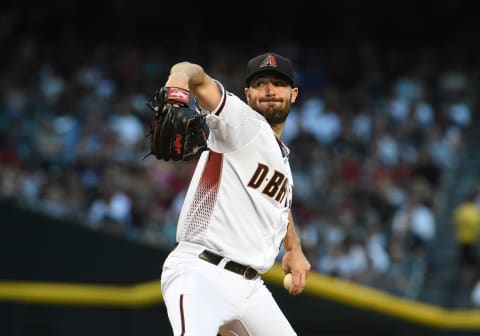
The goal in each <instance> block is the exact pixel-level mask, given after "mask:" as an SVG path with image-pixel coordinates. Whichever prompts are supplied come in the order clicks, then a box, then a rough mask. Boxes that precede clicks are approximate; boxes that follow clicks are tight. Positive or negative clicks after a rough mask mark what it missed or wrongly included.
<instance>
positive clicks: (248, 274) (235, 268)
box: [198, 250, 258, 280]
mask: <svg viewBox="0 0 480 336" xmlns="http://www.w3.org/2000/svg"><path fill="white" fill-rule="evenodd" d="M198 257H199V258H200V259H202V260H205V261H208V262H209V263H212V264H214V265H218V264H219V263H220V261H222V259H223V257H222V256H221V255H218V254H216V253H214V252H212V251H208V250H204V251H203V252H202V253H200V254H199V256H198ZM224 268H225V269H227V270H229V271H231V272H234V273H237V274H240V275H242V276H243V277H244V278H245V279H248V280H252V279H255V278H256V277H257V276H258V272H257V271H256V270H255V269H253V268H251V267H250V266H246V265H242V264H239V263H237V262H235V261H228V262H227V263H226V264H225V267H224Z"/></svg>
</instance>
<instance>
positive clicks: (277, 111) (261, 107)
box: [250, 100, 291, 125]
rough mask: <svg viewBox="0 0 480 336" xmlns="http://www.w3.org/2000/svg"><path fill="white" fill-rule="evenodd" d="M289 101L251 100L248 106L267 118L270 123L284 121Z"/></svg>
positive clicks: (288, 109)
mask: <svg viewBox="0 0 480 336" xmlns="http://www.w3.org/2000/svg"><path fill="white" fill-rule="evenodd" d="M290 106H291V103H290V101H285V100H283V101H281V102H271V103H267V102H261V101H260V102H256V101H255V102H251V104H250V107H251V108H253V109H254V110H255V111H257V112H258V113H260V114H261V115H263V116H264V117H265V119H267V121H268V123H269V124H270V125H277V124H281V123H284V122H285V120H287V117H288V113H289V112H290Z"/></svg>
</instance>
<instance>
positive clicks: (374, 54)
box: [0, 0, 480, 334]
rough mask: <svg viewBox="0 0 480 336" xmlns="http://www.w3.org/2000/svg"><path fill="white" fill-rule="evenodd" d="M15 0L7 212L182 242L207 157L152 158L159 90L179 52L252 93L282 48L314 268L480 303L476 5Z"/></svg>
mask: <svg viewBox="0 0 480 336" xmlns="http://www.w3.org/2000/svg"><path fill="white" fill-rule="evenodd" d="M0 6H1V7H0V8H1V10H0V50H1V53H0V61H1V62H0V199H2V202H4V203H5V204H7V205H8V206H7V207H6V208H11V207H16V208H18V209H22V211H27V210H28V211H32V214H33V215H32V217H31V218H36V217H35V216H46V217H47V218H53V219H56V220H61V221H64V222H69V223H75V226H78V227H81V228H83V229H85V230H88V231H89V232H95V233H98V234H101V235H108V236H112V237H115V239H120V240H124V241H129V242H134V243H135V244H138V245H141V246H147V247H148V248H151V249H155V250H158V251H168V250H170V249H171V248H172V247H173V246H174V244H175V228H176V219H177V215H178V211H179V209H180V206H181V203H182V200H183V196H184V192H185V190H186V187H187V185H188V182H189V179H190V176H191V174H192V172H193V168H194V166H195V162H189V163H179V162H176V163H171V162H167V163H165V162H159V161H156V160H155V159H154V158H153V157H148V158H146V159H143V156H144V155H145V154H147V153H148V151H149V148H148V138H146V137H145V136H146V135H147V134H148V132H149V127H150V120H151V117H152V116H151V113H150V111H149V110H148V109H147V107H146V104H145V102H146V101H148V100H149V99H150V98H151V97H152V95H153V93H154V91H155V90H156V89H158V88H159V87H160V86H161V85H162V84H163V83H164V82H165V80H166V78H167V73H168V70H169V68H170V66H171V65H172V64H173V63H174V62H177V61H181V60H189V61H192V62H197V63H199V64H201V65H202V66H203V67H204V68H205V69H206V71H207V72H208V73H209V74H210V75H211V76H212V77H214V78H216V79H218V80H220V81H221V82H222V83H223V84H224V85H225V86H226V87H227V89H229V90H230V91H231V92H233V93H236V94H238V95H239V96H240V97H243V72H244V68H245V63H246V61H247V60H248V59H249V58H250V57H253V56H255V55H257V54H259V53H262V52H264V51H275V52H278V53H280V54H283V55H285V56H288V57H290V58H291V59H292V61H293V63H294V64H295V76H296V79H297V85H298V86H299V88H300V96H299V99H298V100H297V103H296V104H295V105H294V107H293V109H292V111H291V114H290V116H289V119H288V122H287V127H286V129H285V132H284V140H285V142H287V143H288V144H289V146H290V148H291V150H292V156H291V164H292V168H293V174H294V182H295V189H294V192H295V196H294V203H293V211H294V215H295V217H296V222H297V226H298V231H299V234H300V235H301V237H302V241H303V247H304V249H305V252H306V253H307V254H308V257H309V259H310V261H311V262H312V266H313V269H314V271H316V272H319V273H321V274H325V275H328V276H332V277H337V278H340V279H343V280H347V281H351V282H353V283H355V284H359V285H361V286H365V287H368V288H373V289H377V290H380V291H382V292H385V293H388V294H391V295H394V296H396V297H400V298H405V299H408V300H413V301H416V302H422V303H428V304H432V305H435V306H438V307H443V308H447V309H454V310H455V309H475V308H477V309H478V308H480V272H479V269H480V264H479V256H480V253H479V250H480V235H479V231H480V213H479V211H480V210H479V209H480V155H479V153H480V125H479V113H480V112H479V100H478V90H479V84H480V82H479V80H480V78H479V75H480V64H479V61H478V60H479V59H480V58H479V52H478V51H479V50H478V46H477V43H478V42H477V41H478V38H477V36H478V31H479V28H480V25H479V23H478V20H477V19H476V18H475V11H474V10H472V8H471V6H470V5H469V4H467V3H466V1H450V0H439V1H435V2H431V1H423V2H414V1H395V2H380V1H361V2H350V1H343V0H337V1H326V2H321V3H317V4H314V3H311V2H303V1H296V2H295V3H291V4H281V3H272V2H265V3H243V2H236V1H233V2H218V3H215V2H200V1H184V2H181V3H168V4H167V3H164V2H157V3H154V2H152V1H143V0H138V1H126V0H124V1H121V0H117V1H98V2H95V3H88V2H80V1H68V0H67V1H53V0H46V1H42V2H36V3H29V2H26V1H15V2H9V1H6V2H3V3H2V5H0ZM6 208H5V209H6ZM0 216H1V222H2V224H1V226H4V227H6V226H7V224H11V223H10V221H12V218H17V217H14V216H13V215H11V216H10V215H8V216H7V214H6V212H4V213H3V214H1V215H0ZM38 218H40V217H38ZM41 218H45V217H41ZM13 221H15V220H13ZM7 222H8V223H7ZM40 222H42V221H39V223H40ZM37 229H38V230H40V231H41V230H42V228H41V227H39V228H38V227H37ZM52 234H53V235H55V233H52ZM0 235H1V230H0ZM25 235H28V232H25ZM85 248H87V247H85ZM85 262H87V263H88V261H85ZM160 264H161V261H159V262H158V265H155V270H154V271H152V272H153V273H152V274H155V275H157V274H159V265H160ZM149 267H152V266H149ZM12 269H13V268H10V269H8V271H5V269H4V271H5V272H4V276H2V277H3V278H5V279H9V278H12V279H13V278H15V279H20V280H29V279H21V278H22V276H21V275H19V274H18V273H15V272H13V271H12ZM127 271H128V270H127ZM41 272H42V271H41V269H35V272H33V271H32V273H29V275H28V276H27V275H25V276H24V278H25V277H27V278H30V277H31V275H32V274H33V277H36V275H38V276H39V278H42V279H45V278H48V277H42V276H40V275H39V274H40V273H41ZM34 273H35V274H34ZM59 273H61V271H59ZM0 278H1V277H0ZM52 278H54V277H52ZM146 278H148V277H147V276H146ZM49 280H55V279H49ZM57 280H59V279H57ZM70 280H72V281H73V280H77V281H78V279H73V278H72V279H70ZM15 316H16V315H15ZM12 334H13V333H12Z"/></svg>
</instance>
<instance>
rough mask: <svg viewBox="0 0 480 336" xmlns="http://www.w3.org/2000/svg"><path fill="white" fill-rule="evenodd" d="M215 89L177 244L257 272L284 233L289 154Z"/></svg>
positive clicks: (256, 118)
mask: <svg viewBox="0 0 480 336" xmlns="http://www.w3.org/2000/svg"><path fill="white" fill-rule="evenodd" d="M218 85H219V87H220V89H221V90H222V99H221V102H220V104H219V105H218V106H217V108H216V109H215V110H213V111H211V113H210V114H209V115H208V116H207V124H208V126H209V128H210V135H209V139H208V146H209V149H210V150H209V151H205V152H203V153H202V155H201V157H200V158H199V161H198V163H197V167H196V170H195V172H194V175H193V177H192V180H191V183H190V186H189V188H188V191H187V194H186V196H185V201H184V204H183V208H182V211H181V213H180V217H179V222H178V227H177V241H178V242H191V243H197V244H200V245H202V246H205V248H207V249H210V250H212V251H214V252H217V253H218V254H220V255H222V256H224V257H226V258H228V259H230V260H234V261H236V262H239V263H242V264H245V265H249V266H250V267H253V268H255V269H256V270H257V271H258V272H259V273H264V272H266V271H267V270H268V269H269V268H270V267H271V266H272V265H273V263H274V262H275V258H276V256H277V254H278V252H279V248H280V245H281V243H282V240H283V238H284V237H285V234H286V230H287V225H288V214H289V210H290V206H291V201H292V187H293V179H292V174H291V170H290V165H289V162H288V154H289V149H288V148H287V147H286V146H285V144H283V143H282V142H281V141H280V140H279V139H277V138H276V136H275V134H274V133H273V131H272V129H271V127H270V125H269V123H268V122H267V121H266V120H265V118H264V117H263V116H262V115H261V114H259V113H258V112H256V111H254V110H253V109H252V108H250V107H249V106H248V105H247V104H246V103H245V102H243V101H242V100H241V99H240V98H239V97H237V96H236V95H234V94H232V93H230V92H228V91H226V90H225V89H224V88H223V86H222V85H221V84H220V83H218Z"/></svg>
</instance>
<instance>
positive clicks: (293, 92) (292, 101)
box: [290, 88, 298, 104]
mask: <svg viewBox="0 0 480 336" xmlns="http://www.w3.org/2000/svg"><path fill="white" fill-rule="evenodd" d="M297 97H298V88H292V97H291V99H290V102H291V103H292V104H293V103H295V100H297Z"/></svg>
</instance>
